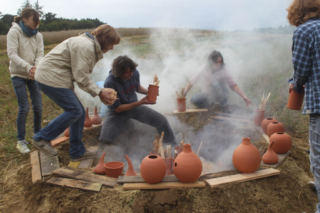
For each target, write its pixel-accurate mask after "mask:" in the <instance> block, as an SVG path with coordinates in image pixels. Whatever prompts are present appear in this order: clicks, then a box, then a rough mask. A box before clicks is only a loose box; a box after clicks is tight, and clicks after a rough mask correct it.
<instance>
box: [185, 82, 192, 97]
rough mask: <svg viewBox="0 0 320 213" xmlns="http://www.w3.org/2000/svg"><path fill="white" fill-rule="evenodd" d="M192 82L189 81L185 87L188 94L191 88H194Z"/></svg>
mask: <svg viewBox="0 0 320 213" xmlns="http://www.w3.org/2000/svg"><path fill="white" fill-rule="evenodd" d="M192 86H193V85H192V84H191V82H190V81H188V83H187V86H186V89H185V95H187V93H188V92H189V90H190V89H191V88H192Z"/></svg>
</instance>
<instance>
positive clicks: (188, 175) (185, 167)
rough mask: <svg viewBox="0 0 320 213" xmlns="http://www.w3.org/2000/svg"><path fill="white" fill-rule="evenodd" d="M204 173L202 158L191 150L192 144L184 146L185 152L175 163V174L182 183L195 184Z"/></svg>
mask: <svg viewBox="0 0 320 213" xmlns="http://www.w3.org/2000/svg"><path fill="white" fill-rule="evenodd" d="M201 172H202V162H201V160H200V158H199V157H198V156H197V155H196V154H195V153H194V152H192V150H191V144H184V146H183V151H182V152H181V153H180V154H179V155H178V156H177V158H176V159H175V160H174V163H173V173H174V175H175V176H176V177H177V178H178V180H179V181H180V182H182V183H194V182H196V181H197V180H198V178H199V177H200V175H201Z"/></svg>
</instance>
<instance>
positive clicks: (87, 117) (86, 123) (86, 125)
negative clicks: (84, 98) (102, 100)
mask: <svg viewBox="0 0 320 213" xmlns="http://www.w3.org/2000/svg"><path fill="white" fill-rule="evenodd" d="M84 127H92V122H91V119H90V117H89V109H88V107H87V109H86V120H84Z"/></svg>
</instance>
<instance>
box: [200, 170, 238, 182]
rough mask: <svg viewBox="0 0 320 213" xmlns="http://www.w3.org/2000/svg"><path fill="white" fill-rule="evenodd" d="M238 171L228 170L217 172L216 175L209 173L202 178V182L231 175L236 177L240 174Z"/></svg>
mask: <svg viewBox="0 0 320 213" xmlns="http://www.w3.org/2000/svg"><path fill="white" fill-rule="evenodd" d="M239 173H240V172H238V171H237V170H226V171H221V172H216V173H209V174H203V175H201V176H200V178H199V179H200V180H206V179H211V178H218V177H225V176H229V175H235V174H239Z"/></svg>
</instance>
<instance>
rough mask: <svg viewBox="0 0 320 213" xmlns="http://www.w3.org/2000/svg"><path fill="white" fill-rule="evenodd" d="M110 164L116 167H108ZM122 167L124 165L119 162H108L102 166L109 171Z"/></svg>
mask: <svg viewBox="0 0 320 213" xmlns="http://www.w3.org/2000/svg"><path fill="white" fill-rule="evenodd" d="M111 163H113V164H114V163H115V164H116V165H115V166H113V167H111V166H109V164H111ZM123 167H124V163H122V162H119V161H110V162H107V163H105V164H104V168H106V169H111V170H114V169H122V168H123Z"/></svg>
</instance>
